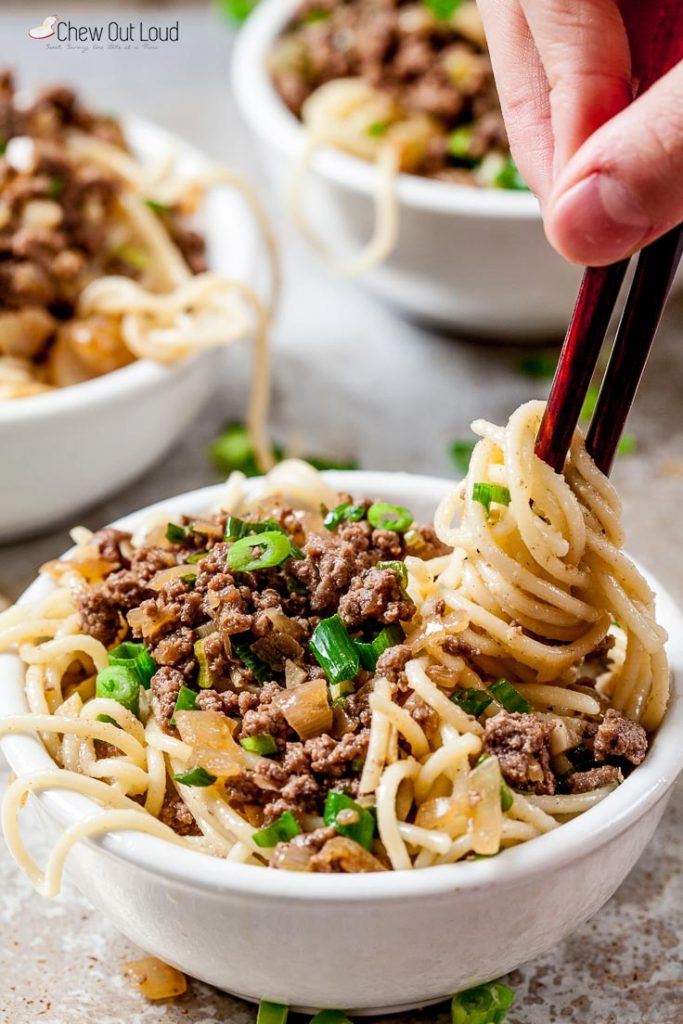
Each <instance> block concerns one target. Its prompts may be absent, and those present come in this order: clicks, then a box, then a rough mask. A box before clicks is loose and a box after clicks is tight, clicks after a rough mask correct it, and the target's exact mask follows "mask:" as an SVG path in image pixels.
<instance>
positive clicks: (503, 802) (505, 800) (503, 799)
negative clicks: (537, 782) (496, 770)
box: [500, 779, 514, 814]
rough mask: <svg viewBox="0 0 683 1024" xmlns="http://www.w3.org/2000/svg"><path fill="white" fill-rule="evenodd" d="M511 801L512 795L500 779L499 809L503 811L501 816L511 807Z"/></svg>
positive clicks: (503, 780) (504, 782) (505, 783)
mask: <svg viewBox="0 0 683 1024" xmlns="http://www.w3.org/2000/svg"><path fill="white" fill-rule="evenodd" d="M513 800H514V797H513V795H512V790H511V789H510V787H509V786H508V784H507V782H506V781H505V779H501V780H500V806H501V809H502V811H503V814H506V813H507V811H509V810H510V808H511V807H512V803H513Z"/></svg>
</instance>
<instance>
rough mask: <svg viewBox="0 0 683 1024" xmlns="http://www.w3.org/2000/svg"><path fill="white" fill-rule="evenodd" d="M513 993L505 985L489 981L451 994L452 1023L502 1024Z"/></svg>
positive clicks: (512, 999) (512, 998)
mask: <svg viewBox="0 0 683 1024" xmlns="http://www.w3.org/2000/svg"><path fill="white" fill-rule="evenodd" d="M514 998H515V994H514V992H513V991H512V989H511V988H508V986H507V985H503V984H501V982H499V981H490V982H488V984H486V985H477V987H476V988H470V989H467V991H466V992H459V993H458V994H457V995H455V996H453V1000H452V1002H451V1022H452V1024H503V1021H504V1020H505V1018H506V1017H507V1014H508V1010H509V1009H510V1007H511V1006H512V1003H513V1001H514Z"/></svg>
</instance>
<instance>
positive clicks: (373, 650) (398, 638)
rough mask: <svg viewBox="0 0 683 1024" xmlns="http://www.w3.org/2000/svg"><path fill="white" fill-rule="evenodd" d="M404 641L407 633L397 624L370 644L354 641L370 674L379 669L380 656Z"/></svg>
mask: <svg viewBox="0 0 683 1024" xmlns="http://www.w3.org/2000/svg"><path fill="white" fill-rule="evenodd" d="M400 564H403V563H400ZM404 640H405V633H404V632H403V630H402V629H401V627H400V626H399V624H398V623H397V622H395V623H393V625H391V626H385V627H384V629H383V630H382V631H381V633H378V634H377V636H376V637H375V639H374V640H371V641H370V642H369V643H363V642H362V641H360V640H354V644H355V645H356V649H357V651H358V654H359V655H360V662H361V665H362V666H363V668H365V669H367V670H368V672H374V671H375V669H376V668H377V660H378V658H379V656H380V654H382V653H383V652H384V651H387V650H388V649H389V648H390V647H395V646H396V644H401V643H403V641H404Z"/></svg>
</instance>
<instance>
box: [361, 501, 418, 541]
mask: <svg viewBox="0 0 683 1024" xmlns="http://www.w3.org/2000/svg"><path fill="white" fill-rule="evenodd" d="M368 522H369V523H370V525H371V526H374V527H375V529H376V530H393V531H394V533H405V532H406V530H407V529H408V528H409V527H410V526H411V525H412V522H413V513H412V512H410V511H409V509H407V508H403V506H402V505H387V504H386V502H384V501H377V502H375V504H374V505H371V506H370V508H369V509H368Z"/></svg>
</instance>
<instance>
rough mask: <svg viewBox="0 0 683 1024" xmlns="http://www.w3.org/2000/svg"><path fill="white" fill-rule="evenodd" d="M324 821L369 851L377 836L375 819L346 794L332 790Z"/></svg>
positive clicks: (327, 801) (327, 802) (324, 812)
mask: <svg viewBox="0 0 683 1024" xmlns="http://www.w3.org/2000/svg"><path fill="white" fill-rule="evenodd" d="M323 820H324V822H325V824H326V825H331V826H332V827H334V828H336V830H337V832H339V833H340V835H342V836H346V837H347V838H348V839H353V841H354V842H356V843H358V844H359V845H360V846H363V847H365V849H366V850H369V849H370V847H371V846H372V840H373V837H374V835H375V817H374V815H373V814H371V813H370V811H368V810H367V809H366V808H365V807H361V806H360V804H357V803H356V801H355V800H352V799H351V797H350V796H347V794H346V793H339V792H337V790H335V789H331V790H330V791H329V793H328V794H327V798H326V800H325V809H324V811H323Z"/></svg>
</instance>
